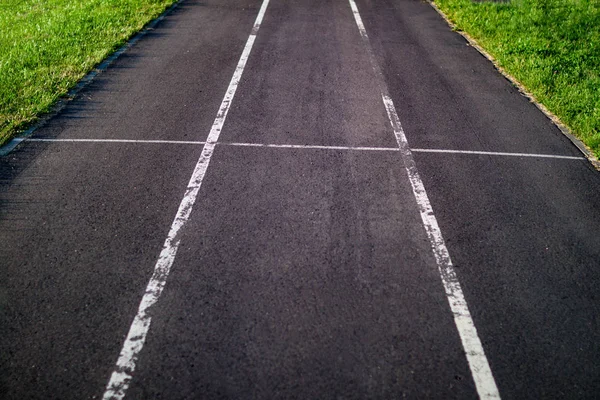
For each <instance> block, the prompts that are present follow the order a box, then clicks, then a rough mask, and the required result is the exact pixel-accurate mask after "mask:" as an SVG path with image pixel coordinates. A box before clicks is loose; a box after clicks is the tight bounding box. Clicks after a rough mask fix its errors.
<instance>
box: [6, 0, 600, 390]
mask: <svg viewBox="0 0 600 400" xmlns="http://www.w3.org/2000/svg"><path fill="white" fill-rule="evenodd" d="M357 5H358V8H359V10H360V13H361V15H362V18H363V21H364V23H365V26H366V30H367V32H368V33H369V36H370V40H371V44H372V46H373V51H374V53H375V56H376V58H377V61H378V62H379V64H380V65H381V69H382V72H383V75H384V78H385V81H386V83H387V85H388V87H389V92H390V95H391V97H392V98H393V100H394V103H395V105H396V109H397V112H398V114H399V117H400V120H401V121H402V124H403V126H404V129H405V131H406V135H407V138H408V141H409V144H410V145H411V147H413V148H416V149H419V148H421V149H453V150H478V151H490V152H521V153H544V154H555V155H567V156H580V153H578V151H577V149H576V148H575V147H574V146H573V145H572V144H571V143H570V142H569V141H568V140H567V139H566V138H565V137H564V136H563V135H562V134H561V133H560V131H559V130H558V128H556V127H555V126H554V125H552V123H551V122H550V121H549V120H548V119H547V118H546V117H545V116H544V115H543V114H541V113H540V112H539V110H538V109H537V108H536V107H535V106H534V105H532V104H530V103H529V102H528V100H527V99H526V98H524V97H522V96H521V95H520V94H519V93H518V91H517V90H516V89H515V88H514V87H513V86H512V85H511V84H510V83H509V82H508V81H507V80H506V79H504V78H503V77H502V76H501V75H500V74H499V73H498V72H497V71H496V70H495V69H494V67H493V66H492V65H491V64H490V63H489V61H487V60H486V59H485V58H483V57H482V56H481V55H480V54H479V53H478V52H477V51H476V50H475V49H473V48H471V47H470V46H468V45H467V43H466V42H465V41H464V39H463V38H462V37H461V36H459V35H458V34H455V33H453V32H452V31H451V30H450V28H449V27H448V26H447V25H446V24H445V22H444V21H443V20H442V19H441V17H439V16H438V14H437V13H436V12H435V11H434V10H433V9H432V8H431V6H429V5H428V4H427V3H424V2H420V1H412V0H381V1H377V2H375V1H370V0H358V1H357ZM259 7H260V2H259V1H258V0H245V1H233V0H222V1H217V0H207V1H204V2H199V1H195V0H186V1H184V2H182V3H181V5H180V6H179V7H178V8H176V9H175V10H174V11H173V12H172V13H171V14H169V15H168V16H167V17H166V18H165V19H164V20H163V21H162V22H161V23H159V24H158V25H157V26H156V28H155V29H154V30H152V31H150V32H149V33H148V34H147V35H146V36H145V37H144V38H143V39H142V40H141V41H139V42H138V43H137V44H136V45H135V46H134V47H132V48H131V49H129V50H127V51H126V52H125V53H124V54H123V56H122V57H120V58H119V59H118V60H117V61H116V62H115V63H114V64H113V65H112V66H111V67H110V68H109V69H108V70H107V71H105V72H103V73H102V74H100V75H98V77H97V78H96V79H95V80H94V81H93V83H92V84H91V85H89V86H88V87H86V88H85V89H84V90H83V91H82V92H81V93H80V94H79V96H78V97H77V99H75V100H74V101H72V102H71V103H70V104H69V105H68V106H67V107H66V108H65V109H64V110H63V111H62V112H61V113H60V114H59V115H57V116H56V117H54V118H53V119H52V120H50V122H49V123H48V124H46V125H45V126H44V127H42V128H41V129H39V130H37V131H36V133H35V135H34V137H36V138H58V139H84V138H93V139H132V140H194V141H203V140H205V139H206V137H207V135H208V132H209V130H210V127H211V125H212V123H213V120H214V118H215V115H216V112H217V110H218V108H219V105H220V103H221V100H222V99H223V95H224V93H225V90H226V89H227V85H228V84H229V81H230V79H231V76H232V74H233V71H234V69H235V67H236V64H237V62H238V59H239V57H240V54H241V52H242V49H243V48H244V45H245V42H246V40H247V38H248V34H249V33H250V31H251V29H252V25H253V23H254V20H255V18H256V15H257V13H258V9H259ZM368 57H369V56H368V52H367V50H366V48H365V46H364V44H363V42H362V41H361V37H360V35H359V32H358V30H357V27H356V24H355V22H354V19H353V16H352V12H351V10H350V6H349V4H348V2H347V1H346V0H326V1H319V0H291V1H279V0H271V3H270V5H269V8H268V9H267V12H266V15H265V18H264V21H263V23H262V26H261V28H260V31H259V33H258V36H257V39H256V42H255V44H254V48H253V49H252V53H251V54H250V58H249V60H248V63H247V65H246V68H245V71H244V75H243V77H242V80H241V83H240V86H239V88H238V91H237V93H236V96H235V98H234V100H233V103H232V106H231V110H230V112H229V116H228V117H227V121H226V122H225V125H224V128H223V131H222V133H221V137H220V139H219V140H220V141H222V142H243V143H264V144H294V145H323V146H364V147H390V148H394V147H396V146H397V145H396V143H395V139H394V135H393V132H392V130H391V128H390V125H389V122H388V119H387V115H386V112H385V109H384V107H383V104H382V102H381V94H380V92H379V88H378V82H377V78H376V76H375V75H374V73H373V70H372V68H371V65H370V62H369V58H368ZM201 150H202V147H201V146H200V145H193V144H192V145H184V144H165V143H162V144H149V143H81V142H79V143H66V142H25V143H23V144H21V145H20V146H19V147H17V149H16V150H14V151H13V152H11V153H10V154H9V155H7V156H5V157H2V158H0V196H1V197H0V199H1V206H0V254H1V262H0V263H1V265H2V276H3V279H1V280H0V397H1V398H3V399H4V398H6V399H48V398H50V399H71V398H72V399H88V398H89V399H93V398H101V397H102V394H103V392H104V389H105V386H106V384H107V382H108V379H109V377H110V374H111V372H112V371H113V369H114V364H115V362H116V360H117V357H118V355H119V352H120V350H121V347H122V345H123V340H124V339H125V336H126V335H127V332H128V330H129V327H130V325H131V321H132V319H133V317H134V315H135V314H136V311H137V308H138V305H139V302H140V299H141V297H142V295H143V294H144V291H145V289H146V285H147V283H148V279H149V278H150V276H151V275H152V271H153V268H154V264H155V262H156V259H157V257H158V254H159V253H160V250H161V248H162V244H163V242H164V240H165V237H166V235H167V233H168V231H169V227H170V224H171V222H172V221H173V216H174V215H175V213H176V211H177V208H178V206H179V203H180V201H181V199H182V196H183V194H184V191H185V187H186V185H187V182H188V180H189V178H190V175H191V173H192V170H193V168H194V165H195V164H196V161H197V160H198V157H199V156H200V152H201ZM414 157H415V159H416V162H417V166H418V168H419V172H420V174H421V177H422V179H423V182H424V184H425V187H426V189H427V192H428V195H429V198H430V200H431V203H432V206H433V209H434V212H435V215H436V217H437V219H438V222H439V225H440V228H441V230H442V233H443V235H444V238H445V239H446V242H447V247H448V250H449V251H450V255H451V256H452V259H453V261H454V264H455V265H456V271H457V274H458V278H459V280H460V282H461V284H462V287H463V291H464V293H465V297H466V300H467V302H468V305H469V308H470V310H471V313H472V315H473V320H474V322H475V325H476V327H477V330H478V333H479V337H480V339H481V341H482V344H483V347H484V350H485V352H486V355H487V358H488V360H489V364H490V367H491V369H492V372H493V374H494V377H495V379H496V383H497V385H498V389H499V392H500V395H501V396H502V397H503V398H505V399H512V398H532V399H539V398H595V397H597V393H598V392H599V391H600V362H599V361H598V360H600V346H598V345H597V343H598V342H599V341H600V329H599V326H598V318H597V315H598V314H599V311H600V300H599V299H598V296H599V295H598V294H597V288H598V287H600V271H599V267H600V196H598V193H600V173H598V172H597V171H595V170H594V169H593V168H592V167H591V166H590V164H589V163H587V162H586V161H577V160H565V159H541V158H520V157H507V156H489V155H473V154H441V153H419V152H415V153H414ZM181 239H182V241H181V245H180V248H179V252H178V254H177V257H176V259H175V263H174V265H173V269H172V271H171V274H170V275H169V278H168V280H167V286H166V288H165V291H164V293H163V295H162V297H161V298H160V300H159V302H158V303H157V305H156V307H155V308H154V309H153V310H152V313H153V315H152V317H153V320H152V325H151V328H150V332H149V335H148V338H147V341H146V344H145V346H144V348H143V350H142V352H141V353H140V359H139V361H138V364H137V369H136V371H135V373H134V378H133V381H132V383H131V386H130V388H129V390H128V393H127V396H126V398H131V399H150V398H156V399H159V398H161V399H196V398H336V399H342V398H344V399H345V398H356V399H358V398H402V397H408V398H461V399H462V398H476V397H477V392H476V389H475V385H474V382H473V379H472V376H471V372H470V370H469V365H468V363H467V360H466V358H465V355H464V350H463V347H462V345H461V341H460V338H459V335H458V332H457V330H456V326H455V325H454V321H453V318H452V314H451V312H450V308H449V306H448V301H447V299H446V295H445V293H444V289H443V286H442V284H441V281H440V277H439V273H438V271H437V267H436V264H435V259H434V257H433V254H432V251H431V245H430V243H429V240H428V238H427V235H426V233H425V230H424V228H423V224H422V222H421V217H420V215H419V211H418V208H417V204H416V202H415V198H414V196H413V193H412V190H411V186H410V183H409V180H408V178H407V174H406V171H405V169H404V166H403V163H402V160H401V158H400V155H399V154H398V153H397V152H375V151H357V150H340V149H307V148H301V149H290V148H257V147H234V146H225V145H218V146H217V148H216V151H215V153H214V156H213V158H212V161H211V164H210V166H209V168H208V171H207V175H206V177H205V179H204V182H203V184H202V187H201V189H200V192H199V195H198V199H197V201H196V204H195V205H194V209H193V212H192V214H191V218H190V220H189V223H188V225H186V227H185V229H184V231H183V232H182V236H181Z"/></svg>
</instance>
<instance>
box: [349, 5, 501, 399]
mask: <svg viewBox="0 0 600 400" xmlns="http://www.w3.org/2000/svg"><path fill="white" fill-rule="evenodd" d="M348 1H349V2H350V7H351V8H352V12H353V14H354V19H355V21H356V25H357V26H358V30H359V32H360V35H361V36H362V39H363V42H364V44H365V47H366V48H367V52H368V53H369V58H370V60H371V66H372V67H373V71H374V72H375V75H376V76H377V81H378V84H379V89H380V91H381V97H382V100H383V104H384V106H385V109H386V110H387V114H388V118H389V120H390V124H391V125H392V129H393V130H394V135H395V136H396V141H397V142H398V147H399V148H400V154H401V155H402V160H403V161H404V167H405V168H406V172H407V174H408V178H409V180H410V184H411V186H412V190H413V193H414V196H415V199H416V201H417V204H418V207H419V211H420V213H421V219H422V221H423V225H424V227H425V231H426V232H427V236H428V237H429V241H430V243H431V247H432V250H433V254H434V256H435V259H436V262H437V266H438V271H439V273H440V277H441V279H442V283H443V285H444V289H445V292H446V297H447V299H448V303H449V304H450V309H451V311H452V314H453V315H454V323H455V324H456V328H457V330H458V333H459V336H460V339H461V341H462V345H463V349H464V351H465V354H466V357H467V361H468V363H469V367H470V368H471V374H472V375H473V380H474V381H475V386H476V388H477V393H478V395H479V397H480V398H481V399H499V398H500V394H499V393H498V388H497V386H496V382H495V380H494V376H493V375H492V371H491V369H490V366H489V363H488V360H487V357H486V356H485V352H484V351H483V346H482V345H481V341H480V340H479V336H478V335H477V329H476V328H475V324H474V323H473V318H472V317H471V312H470V311H469V307H468V306H467V301H466V300H465V296H464V294H463V291H462V289H461V286H460V283H459V281H458V277H457V276H456V272H455V271H454V267H453V266H452V261H451V259H450V254H449V253H448V249H447V248H446V244H445V242H444V238H443V236H442V232H441V230H440V228H439V226H438V223H437V219H436V218H435V215H434V214H433V209H432V207H431V203H430V202H429V197H428V196H427V192H426V191H425V186H424V185H423V182H422V181H421V177H420V176H419V172H418V170H417V165H416V163H415V160H414V158H413V155H412V153H411V150H410V148H409V146H408V141H407V140H406V135H405V134H404V130H403V129H402V125H401V124H400V118H399V117H398V114H397V113H396V108H395V107H394V103H393V101H392V99H391V97H390V96H389V91H388V88H387V85H386V83H385V79H384V76H383V73H382V72H381V68H380V67H379V64H378V63H377V60H376V58H375V54H374V53H373V49H372V47H371V43H370V41H369V37H368V36H367V31H366V29H365V26H364V24H363V22H362V19H361V17H360V14H359V12H358V8H357V7H356V3H355V2H354V0H348Z"/></svg>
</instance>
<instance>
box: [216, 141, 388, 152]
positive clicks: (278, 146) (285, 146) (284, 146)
mask: <svg viewBox="0 0 600 400" xmlns="http://www.w3.org/2000/svg"><path fill="white" fill-rule="evenodd" d="M219 144H220V145H224V146H239V147H267V148H274V149H317V150H356V151H398V148H396V147H353V146H320V145H307V144H266V143H227V142H221V143H219Z"/></svg>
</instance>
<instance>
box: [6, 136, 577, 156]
mask: <svg viewBox="0 0 600 400" xmlns="http://www.w3.org/2000/svg"><path fill="white" fill-rule="evenodd" d="M13 140H17V141H19V142H21V141H23V140H26V141H28V142H61V143H86V142H90V143H140V144H145V143H150V144H191V145H204V144H206V142H199V141H195V140H161V139H156V140H138V139H44V138H15V139H13ZM215 144H217V145H222V146H233V147H267V148H274V149H317V150H351V151H400V149H399V148H398V147H368V146H367V147H364V146H322V145H310V144H270V143H237V142H232V143H231V142H219V143H215ZM410 150H411V151H412V152H413V153H448V154H474V155H489V156H507V157H531V158H555V159H563V160H586V158H585V157H574V156H560V155H554V154H536V153H506V152H499V151H478V150H451V149H410Z"/></svg>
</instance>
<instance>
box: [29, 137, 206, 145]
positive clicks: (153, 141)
mask: <svg viewBox="0 0 600 400" xmlns="http://www.w3.org/2000/svg"><path fill="white" fill-rule="evenodd" d="M25 140H27V141H28V142H61V143H144V144H145V143H154V144H163V143H164V144H195V145H200V144H205V143H206V142H197V141H194V140H159V139H157V140H152V139H149V140H138V139H43V138H28V139H25Z"/></svg>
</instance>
